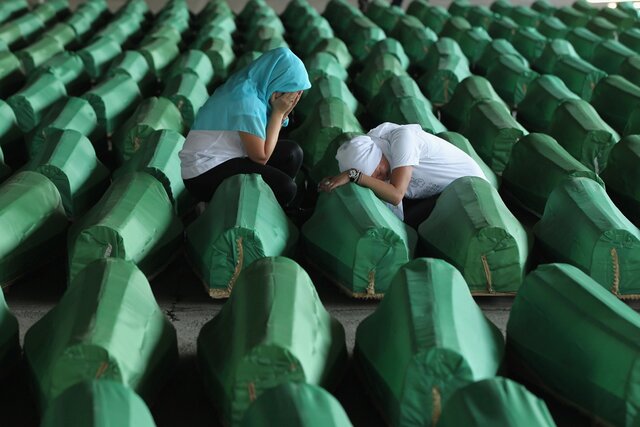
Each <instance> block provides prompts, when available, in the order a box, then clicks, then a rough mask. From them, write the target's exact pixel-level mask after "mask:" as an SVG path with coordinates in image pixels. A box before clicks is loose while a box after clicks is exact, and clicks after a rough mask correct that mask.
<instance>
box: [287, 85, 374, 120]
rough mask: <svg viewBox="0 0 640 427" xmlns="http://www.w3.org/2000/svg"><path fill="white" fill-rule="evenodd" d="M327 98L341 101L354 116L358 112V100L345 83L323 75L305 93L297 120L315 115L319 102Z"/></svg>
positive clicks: (299, 104)
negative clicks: (314, 110)
mask: <svg viewBox="0 0 640 427" xmlns="http://www.w3.org/2000/svg"><path fill="white" fill-rule="evenodd" d="M383 88H384V86H383ZM327 98H338V99H341V100H342V102H344V104H345V106H346V107H347V108H348V109H349V111H350V112H351V113H352V114H356V112H357V111H358V107H359V104H358V100H357V99H356V97H355V96H353V94H352V93H351V91H350V90H349V87H348V86H347V85H346V83H345V82H344V81H342V80H341V79H339V78H338V77H335V76H332V75H321V76H318V78H316V79H315V80H314V81H313V84H312V86H311V89H309V90H307V91H305V92H304V94H303V96H302V98H301V99H300V102H299V103H298V105H297V106H296V110H295V112H296V118H297V117H300V118H301V119H302V120H305V119H306V118H307V117H309V116H310V115H311V114H312V113H313V109H314V108H315V107H316V105H317V104H318V102H320V101H321V100H323V99H327Z"/></svg>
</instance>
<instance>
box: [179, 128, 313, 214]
mask: <svg viewBox="0 0 640 427" xmlns="http://www.w3.org/2000/svg"><path fill="white" fill-rule="evenodd" d="M302 156H303V155H302V149H301V148H300V146H299V145H298V144H296V143H295V142H294V141H291V140H286V139H281V140H278V143H277V144H276V148H275V149H274V150H273V153H272V154H271V157H270V158H269V161H268V162H267V164H266V165H261V164H260V163H256V162H254V161H252V160H250V159H249V158H248V157H242V158H241V157H238V158H235V159H231V160H227V161H226V162H224V163H222V164H219V165H218V166H216V167H215V168H213V169H210V170H208V171H206V172H205V173H203V174H201V175H198V176H196V177H195V178H191V179H185V180H184V185H185V187H186V188H187V191H189V193H190V194H191V195H193V196H194V197H195V198H196V199H198V200H199V201H202V202H209V200H211V197H212V196H213V193H215V191H216V189H217V188H218V186H219V185H220V184H222V181H224V180H225V179H227V178H229V177H230V176H233V175H239V174H249V173H257V174H259V175H261V176H262V179H264V182H266V183H267V185H268V186H269V187H271V190H273V193H274V194H275V196H276V199H277V200H278V202H279V203H280V205H281V206H283V207H284V206H287V205H288V204H289V203H291V201H292V200H293V198H294V197H295V195H296V191H297V187H296V183H295V181H294V180H293V178H294V177H295V176H296V174H297V173H298V171H299V170H300V166H302Z"/></svg>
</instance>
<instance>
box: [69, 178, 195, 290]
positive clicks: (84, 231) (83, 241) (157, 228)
mask: <svg viewBox="0 0 640 427" xmlns="http://www.w3.org/2000/svg"><path fill="white" fill-rule="evenodd" d="M182 231H183V230H182V224H181V222H180V220H179V219H178V218H177V217H176V215H175V213H174V211H173V207H172V206H171V200H169V196H167V193H166V191H165V190H164V188H163V187H162V184H161V183H160V182H159V181H158V180H157V179H156V178H154V177H153V176H151V175H149V174H146V173H143V172H137V173H131V174H126V175H123V176H121V177H120V178H119V179H117V180H115V181H113V183H112V184H111V186H110V187H109V189H108V190H107V192H106V193H105V194H104V196H102V198H101V199H100V201H99V202H98V203H97V204H96V205H95V206H94V207H93V209H91V210H90V211H89V212H88V213H87V214H86V215H85V216H84V217H82V218H81V219H80V220H79V221H77V222H76V223H75V224H74V225H73V227H72V229H71V230H70V232H69V239H68V247H69V282H71V281H73V279H74V278H75V277H76V276H77V275H78V273H79V272H80V271H81V270H82V269H83V268H84V267H85V266H86V265H87V264H89V263H90V262H92V261H94V260H96V259H100V258H109V257H112V258H122V259H126V260H129V261H132V262H134V263H136V264H137V265H138V266H139V267H140V269H141V270H142V271H143V272H144V273H145V274H148V275H151V274H153V273H156V272H158V271H159V270H160V269H161V268H162V267H163V266H164V265H166V264H167V262H168V261H169V259H170V258H171V257H172V256H174V255H175V254H176V251H177V249H178V248H179V246H180V244H181V242H182Z"/></svg>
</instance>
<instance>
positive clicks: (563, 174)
mask: <svg viewBox="0 0 640 427" xmlns="http://www.w3.org/2000/svg"><path fill="white" fill-rule="evenodd" d="M569 177H585V178H590V179H593V180H594V181H596V182H597V183H598V184H600V185H602V186H603V187H604V183H603V182H602V180H601V179H600V178H599V177H598V175H597V174H596V173H594V172H593V171H591V170H589V169H588V168H587V167H586V166H584V165H583V164H581V163H580V162H579V161H577V160H576V159H575V158H574V157H572V156H571V155H570V154H569V153H568V152H567V151H566V150H565V149H564V148H563V147H562V146H561V145H560V144H558V142H557V141H556V140H555V139H553V138H552V137H550V136H549V135H545V134H541V133H531V134H529V135H527V136H524V137H523V138H520V140H519V141H518V142H517V143H516V144H515V145H514V147H513V150H512V151H511V158H510V159H509V163H508V164H507V167H506V168H505V170H504V172H503V173H502V183H503V185H504V187H505V188H506V189H507V191H508V192H509V194H510V195H512V196H513V197H514V198H515V199H516V200H517V201H518V202H519V204H520V205H522V206H523V207H524V208H526V209H527V210H529V211H530V212H533V213H534V214H535V215H537V216H539V217H541V216H542V213H543V212H544V206H545V204H546V203H547V199H548V198H549V195H550V194H551V192H552V191H553V189H554V188H556V187H557V186H558V184H559V183H560V182H561V181H563V180H564V179H566V178H569Z"/></svg>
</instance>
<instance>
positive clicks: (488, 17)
mask: <svg viewBox="0 0 640 427" xmlns="http://www.w3.org/2000/svg"><path fill="white" fill-rule="evenodd" d="M495 18H496V15H495V14H494V13H493V11H492V10H491V9H489V7H488V6H485V5H472V6H471V8H470V9H469V12H467V20H468V21H469V23H470V24H471V25H472V26H473V27H476V28H482V29H483V30H485V31H486V30H488V29H489V26H490V25H491V23H492V22H493V20H494V19H495ZM473 27H472V28H473Z"/></svg>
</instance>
